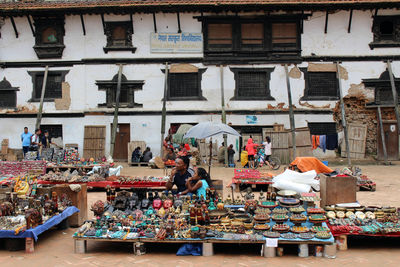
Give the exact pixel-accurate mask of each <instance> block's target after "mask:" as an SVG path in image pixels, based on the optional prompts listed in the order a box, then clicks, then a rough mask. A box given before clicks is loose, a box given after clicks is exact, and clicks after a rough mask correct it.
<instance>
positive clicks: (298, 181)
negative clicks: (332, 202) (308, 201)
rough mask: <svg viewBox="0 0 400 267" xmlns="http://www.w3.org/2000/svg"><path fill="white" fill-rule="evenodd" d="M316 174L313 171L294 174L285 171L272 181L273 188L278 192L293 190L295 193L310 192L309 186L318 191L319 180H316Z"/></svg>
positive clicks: (293, 172) (290, 171) (294, 172)
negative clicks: (278, 190)
mask: <svg viewBox="0 0 400 267" xmlns="http://www.w3.org/2000/svg"><path fill="white" fill-rule="evenodd" d="M316 176H317V172H316V171H315V170H312V171H308V172H303V173H300V172H296V171H292V170H289V169H287V170H285V171H284V172H283V173H281V174H279V175H277V176H275V177H274V179H272V181H273V182H274V185H273V186H274V187H275V188H278V189H280V190H284V189H287V190H293V191H296V192H297V193H305V192H310V189H311V186H312V187H314V188H315V189H316V190H319V180H316V179H315V177H316Z"/></svg>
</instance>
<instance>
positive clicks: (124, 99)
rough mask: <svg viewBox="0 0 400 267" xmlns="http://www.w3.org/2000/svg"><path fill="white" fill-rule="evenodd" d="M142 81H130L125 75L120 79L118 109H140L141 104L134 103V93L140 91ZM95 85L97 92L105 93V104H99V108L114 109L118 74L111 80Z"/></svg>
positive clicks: (97, 82) (98, 82)
mask: <svg viewBox="0 0 400 267" xmlns="http://www.w3.org/2000/svg"><path fill="white" fill-rule="evenodd" d="M143 84H144V82H143V81H133V80H132V81H131V80H128V79H127V78H126V77H125V75H123V74H122V77H121V90H120V95H119V105H120V107H129V108H133V107H142V106H143V105H142V104H138V103H135V91H136V90H142V87H143ZM96 85H97V86H98V87H99V90H104V91H106V103H103V104H99V106H100V107H103V106H106V107H109V108H111V107H115V104H116V99H117V86H118V74H116V75H115V76H114V77H113V78H112V80H111V81H110V80H109V81H107V80H102V81H96Z"/></svg>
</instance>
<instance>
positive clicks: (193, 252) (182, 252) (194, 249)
mask: <svg viewBox="0 0 400 267" xmlns="http://www.w3.org/2000/svg"><path fill="white" fill-rule="evenodd" d="M201 255H203V244H193V243H187V244H183V245H182V246H181V247H180V248H179V249H178V252H177V253H176V256H201Z"/></svg>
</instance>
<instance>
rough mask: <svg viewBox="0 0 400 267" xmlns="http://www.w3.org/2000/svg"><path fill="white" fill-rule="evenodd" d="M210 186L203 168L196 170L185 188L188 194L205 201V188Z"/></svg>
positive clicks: (208, 177)
mask: <svg viewBox="0 0 400 267" xmlns="http://www.w3.org/2000/svg"><path fill="white" fill-rule="evenodd" d="M211 186H212V182H211V179H210V175H208V173H207V171H206V170H205V169H203V168H197V169H196V171H195V173H194V175H193V177H190V178H189V179H188V180H187V181H186V187H187V188H188V189H189V192H190V193H193V194H196V196H197V197H199V198H200V197H203V199H206V197H207V195H206V192H207V188H209V187H211Z"/></svg>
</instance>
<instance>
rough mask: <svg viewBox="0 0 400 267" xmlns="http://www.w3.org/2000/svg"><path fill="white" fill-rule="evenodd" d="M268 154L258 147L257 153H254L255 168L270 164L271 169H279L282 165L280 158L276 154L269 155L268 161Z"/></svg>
mask: <svg viewBox="0 0 400 267" xmlns="http://www.w3.org/2000/svg"><path fill="white" fill-rule="evenodd" d="M266 158H267V156H266V155H265V153H264V149H262V148H261V149H258V150H257V154H256V155H254V169H257V168H258V167H260V168H261V167H262V166H263V165H264V164H266V165H268V166H270V168H271V169H273V170H278V169H279V168H280V167H281V161H280V159H279V158H277V157H274V156H272V155H271V156H269V158H268V163H269V164H267V162H266Z"/></svg>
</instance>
